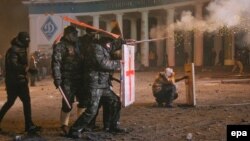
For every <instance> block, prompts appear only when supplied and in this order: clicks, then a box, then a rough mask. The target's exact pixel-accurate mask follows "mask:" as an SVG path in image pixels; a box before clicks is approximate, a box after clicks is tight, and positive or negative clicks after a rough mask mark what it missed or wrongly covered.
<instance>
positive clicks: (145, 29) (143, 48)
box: [141, 11, 149, 67]
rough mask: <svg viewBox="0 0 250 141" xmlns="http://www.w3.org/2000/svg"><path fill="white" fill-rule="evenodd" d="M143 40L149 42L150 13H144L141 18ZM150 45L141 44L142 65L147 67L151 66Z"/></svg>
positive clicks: (146, 43)
mask: <svg viewBox="0 0 250 141" xmlns="http://www.w3.org/2000/svg"><path fill="white" fill-rule="evenodd" d="M141 19H142V20H141V40H148V11H143V12H142V18H141ZM148 53H149V44H148V42H143V43H142V44H141V63H142V64H143V65H144V66H145V67H148V66H149V60H148Z"/></svg>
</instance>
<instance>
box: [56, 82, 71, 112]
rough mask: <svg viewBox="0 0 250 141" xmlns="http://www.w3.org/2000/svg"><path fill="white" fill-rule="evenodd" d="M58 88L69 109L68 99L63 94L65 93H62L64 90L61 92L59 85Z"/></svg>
mask: <svg viewBox="0 0 250 141" xmlns="http://www.w3.org/2000/svg"><path fill="white" fill-rule="evenodd" d="M58 89H59V91H60V93H61V95H62V96H63V99H64V101H65V102H66V104H67V106H68V107H69V108H70V109H71V106H70V104H69V101H68V99H67V97H66V96H65V94H64V92H63V90H62V88H61V86H59V87H58Z"/></svg>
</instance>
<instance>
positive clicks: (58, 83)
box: [54, 79, 62, 88]
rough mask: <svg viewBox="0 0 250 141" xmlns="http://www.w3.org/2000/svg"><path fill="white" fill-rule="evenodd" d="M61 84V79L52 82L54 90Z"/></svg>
mask: <svg viewBox="0 0 250 141" xmlns="http://www.w3.org/2000/svg"><path fill="white" fill-rule="evenodd" d="M61 84H62V80H61V79H55V80H54V85H55V87H56V88H58V87H59V86H61Z"/></svg>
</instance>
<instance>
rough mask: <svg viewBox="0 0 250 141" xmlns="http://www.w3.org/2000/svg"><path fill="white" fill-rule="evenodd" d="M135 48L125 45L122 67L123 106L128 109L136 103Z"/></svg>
mask: <svg viewBox="0 0 250 141" xmlns="http://www.w3.org/2000/svg"><path fill="white" fill-rule="evenodd" d="M134 51H135V47H134V46H132V45H123V47H122V60H123V62H124V63H123V65H122V67H121V101H122V106H123V107H127V106H129V105H131V104H132V103H134V101H135V63H134V62H135V61H134Z"/></svg>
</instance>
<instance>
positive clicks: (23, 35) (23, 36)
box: [17, 32, 30, 47]
mask: <svg viewBox="0 0 250 141" xmlns="http://www.w3.org/2000/svg"><path fill="white" fill-rule="evenodd" d="M17 39H18V40H19V41H20V42H21V43H23V44H24V46H25V47H28V46H29V43H30V35H29V33H28V32H19V33H18V35H17Z"/></svg>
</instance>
